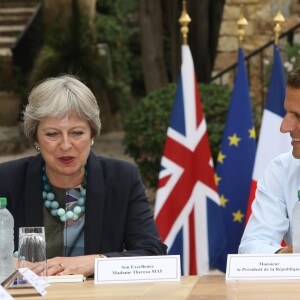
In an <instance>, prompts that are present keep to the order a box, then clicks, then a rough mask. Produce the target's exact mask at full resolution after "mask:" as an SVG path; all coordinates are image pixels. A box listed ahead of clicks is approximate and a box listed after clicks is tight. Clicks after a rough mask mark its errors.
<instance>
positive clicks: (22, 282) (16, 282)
mask: <svg viewBox="0 0 300 300" xmlns="http://www.w3.org/2000/svg"><path fill="white" fill-rule="evenodd" d="M24 283H28V281H27V280H25V279H22V280H21V279H16V280H14V284H24Z"/></svg>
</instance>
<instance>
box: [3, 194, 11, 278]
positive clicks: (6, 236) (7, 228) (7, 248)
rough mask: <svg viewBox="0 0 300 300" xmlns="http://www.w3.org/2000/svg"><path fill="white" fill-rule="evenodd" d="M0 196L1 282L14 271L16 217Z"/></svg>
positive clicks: (5, 200) (4, 199)
mask: <svg viewBox="0 0 300 300" xmlns="http://www.w3.org/2000/svg"><path fill="white" fill-rule="evenodd" d="M6 205H7V199H6V198H0V283H1V282H2V281H3V280H4V279H5V278H6V277H7V276H9V275H10V274H11V273H12V272H13V271H14V256H13V252H14V218H13V216H12V215H11V213H10V212H9V210H8V209H6Z"/></svg>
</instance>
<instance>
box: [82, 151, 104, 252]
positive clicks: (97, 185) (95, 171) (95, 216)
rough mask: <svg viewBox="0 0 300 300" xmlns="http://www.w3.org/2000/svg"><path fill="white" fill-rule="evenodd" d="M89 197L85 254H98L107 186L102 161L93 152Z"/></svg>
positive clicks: (90, 157)
mask: <svg viewBox="0 0 300 300" xmlns="http://www.w3.org/2000/svg"><path fill="white" fill-rule="evenodd" d="M87 183H88V184H87V197H86V204H85V209H86V211H85V231H84V234H85V254H96V253H98V252H99V249H100V246H101V237H102V230H103V211H104V199H105V186H104V178H103V169H102V166H101V163H100V161H99V160H98V159H97V157H96V156H95V154H93V153H92V152H91V153H90V155H89V158H88V178H87Z"/></svg>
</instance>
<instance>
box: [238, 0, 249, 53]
mask: <svg viewBox="0 0 300 300" xmlns="http://www.w3.org/2000/svg"><path fill="white" fill-rule="evenodd" d="M247 25H248V22H247V20H246V18H245V17H244V6H243V4H241V10H240V17H239V19H238V21H237V26H238V40H239V48H243V42H244V35H245V27H246V26H247Z"/></svg>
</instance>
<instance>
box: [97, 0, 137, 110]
mask: <svg viewBox="0 0 300 300" xmlns="http://www.w3.org/2000/svg"><path fill="white" fill-rule="evenodd" d="M97 10H98V13H97V20H96V32H97V42H98V43H99V44H102V45H105V46H107V48H108V52H109V53H108V55H107V57H106V60H107V61H106V65H108V66H109V68H108V70H107V71H108V72H107V78H108V80H107V85H106V88H107V89H108V91H109V99H110V103H111V106H112V110H113V111H118V110H120V109H121V111H123V112H126V111H127V110H128V108H130V107H131V106H132V103H133V102H134V101H133V100H134V97H133V91H132V87H134V86H136V85H135V82H134V81H135V79H136V78H138V79H139V80H140V78H143V76H142V73H141V69H140V63H139V60H140V56H139V55H136V56H135V55H134V48H132V47H133V45H136V44H137V43H136V40H137V32H138V30H137V17H136V11H137V2H136V1H134V0H127V1H122V0H115V1H111V0H106V1H103V0H101V1H99V0H98V1H97ZM133 41H134V43H133ZM137 66H138V67H137Z"/></svg>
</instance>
